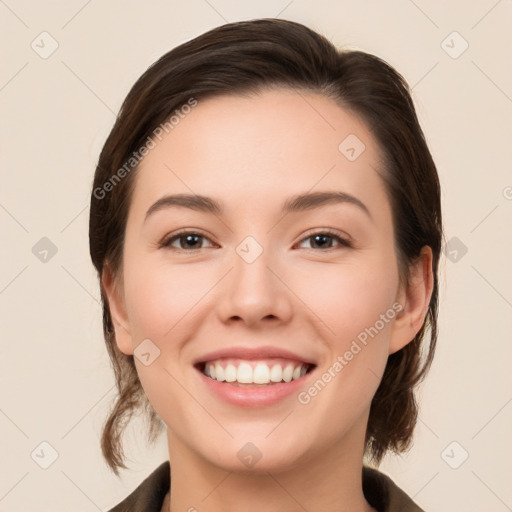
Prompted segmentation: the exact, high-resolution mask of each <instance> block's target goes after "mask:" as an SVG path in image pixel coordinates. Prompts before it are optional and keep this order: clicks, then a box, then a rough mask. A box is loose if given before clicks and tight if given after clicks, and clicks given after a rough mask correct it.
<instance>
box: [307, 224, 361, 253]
mask: <svg viewBox="0 0 512 512" xmlns="http://www.w3.org/2000/svg"><path fill="white" fill-rule="evenodd" d="M307 240H312V241H313V244H315V245H317V246H319V247H320V248H321V249H326V248H327V249H333V247H332V242H329V240H331V241H332V240H336V241H337V242H338V243H339V245H340V246H342V247H352V244H351V242H350V241H349V240H347V239H346V238H343V237H342V236H340V235H339V234H337V233H336V232H335V231H332V230H330V229H324V230H323V231H317V232H316V233H312V234H310V235H309V236H307V237H306V238H303V239H302V242H301V243H303V242H304V241H307ZM311 248H312V249H314V248H315V247H311ZM334 248H335V247H334ZM306 249H307V247H306Z"/></svg>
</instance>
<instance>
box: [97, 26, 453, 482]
mask: <svg viewBox="0 0 512 512" xmlns="http://www.w3.org/2000/svg"><path fill="white" fill-rule="evenodd" d="M272 87H287V88H292V89H297V90H303V91H311V92H317V93H321V94H324V95H326V96H327V97H329V98H332V99H333V100H334V101H336V102H337V103H338V104H339V105H340V106H341V107H342V108H346V109H347V110H349V111H351V112H353V113H354V114H356V115H357V116H359V117H360V118H361V119H362V120H363V121H364V122H365V123H366V125H367V127H368V128H369V130H370V131H371V133H372V134H373V135H374V136H375V138H376V140H377V143H378V145H379V148H380V150H381V152H382V158H383V161H384V163H385V173H384V174H383V176H382V177H383V179H384V181H385V185H386V192H387V194H388V197H389V200H390V203H391V207H392V212H393V225H394V231H395V247H396V253H397V260H398V263H399V269H400V277H401V279H404V280H405V282H407V278H408V266H409V264H410V263H412V262H413V261H414V260H415V259H416V258H417V257H418V255H419V253H420V251H421V249H422V247H423V246H425V245H427V246H429V247H430V248H431V249H432V253H433V262H432V271H433V279H434V286H433V292H432V296H431V300H430V304H429V308H428V312H427V316H426V318H425V322H424V324H423V326H422V328H421V329H420V331H419V332H418V333H417V335H416V336H415V338H414V339H413V340H412V341H411V342H410V343H409V344H407V345H406V346H405V347H404V348H402V349H401V350H399V351H398V352H396V353H394V354H391V355H390V356H389V358H388V362H387V366H386V369H385V372H384V375H383V378H382V381H381V383H380V386H379V388H378V389H377V392H376V394H375V396H374V398H373V400H372V404H371V409H370V415H369V420H368V428H367V434H366V454H367V455H368V456H369V457H370V458H371V459H372V460H373V461H375V462H376V463H377V464H378V463H379V462H380V461H381V459H382V457H383V455H384V454H385V453H386V451H388V450H392V451H395V452H397V453H399V452H402V451H404V450H406V449H407V448H408V447H409V446H410V443H411V439H412V434H413V430H414V426H415V424H416V420H417V414H418V407H417V403H416V400H415V394H414V387H415V386H416V385H417V384H418V383H419V382H420V380H421V379H422V378H423V377H424V375H425V374H426V372H427V371H428V369H429V367H430V365H431V362H432V358H433V355H434V350H435V346H436V340H437V310H438V271H437V269H438V262H439V256H440V250H441V244H442V236H443V234H442V221H441V201H440V185H439V179H438V175H437V170H436V166H435V164H434V161H433V159H432V156H431V154H430V152H429V149H428V147H427V143H426V141H425V138H424V135H423V132H422V130H421V127H420V125H419V122H418V119H417V116H416V112H415V109H414V105H413V102H412V99H411V96H410V90H409V87H408V85H407V83H406V81H405V79H404V78H403V77H402V76H401V75H400V74H399V73H398V72H397V71H396V70H395V69H394V68H392V67H391V66H390V65H389V64H387V63H386V62H385V61H383V60H381V59H380V58H378V57H376V56H374V55H371V54H368V53H365V52H362V51H355V50H340V49H337V48H336V47H335V46H334V45H333V44H332V43H331V42H330V41H329V40H327V39H326V38H325V37H324V36H322V35H320V34H318V33H317V32H315V31H313V30H311V29H309V28H307V27H306V26H304V25H302V24H299V23H295V22H292V21H287V20H282V19H271V18H268V19H256V20H251V21H243V22H235V23H229V24H226V25H223V26H220V27H217V28H214V29H212V30H210V31H208V32H206V33H204V34H202V35H200V36H198V37H196V38H194V39H192V40H190V41H187V42H186V43H183V44H181V45H179V46H177V47H176V48H174V49H173V50H171V51H169V52H168V53H166V54H165V55H163V56H162V57H161V58H160V59H158V61H156V62H155V63H154V64H153V65H151V66H150V67H149V68H148V69H147V71H146V72H145V73H144V74H143V75H142V76H141V77H140V78H139V79H138V80H137V82H136V83H135V84H134V85H133V87H132V89H131V90H130V92H129V93H128V95H127V97H126V99H125V100H124V102H123V105H122V107H121V111H120V113H119V115H118V117H117V120H116V122H115V125H114V127H113V128H112V131H111V132H110V134H109V136H108V138H107V140H106V142H105V145H104V147H103V149H102V151H101V154H100V157H99V161H98V165H97V168H96V172H95V175H94V183H93V190H92V194H91V205H90V219H89V243H90V254H91V258H92V261H93V264H94V266H95V268H96V270H97V271H98V275H99V279H100V288H101V298H102V303H103V330H104V336H105V342H106V346H107V350H108V353H109V356H110V359H111V362H112V366H113V369H114V373H115V379H116V385H117V390H118V396H117V398H116V401H115V403H114V405H113V407H112V409H111V411H110V413H109V416H108V418H107V419H106V421H105V423H104V425H103V431H102V438H101V448H102V453H103V456H104V458H105V460H106V461H107V463H108V465H109V466H110V468H111V469H112V470H113V471H114V473H115V474H116V475H118V474H119V472H118V468H119V467H123V468H126V465H125V464H124V453H123V448H122V434H123V431H124V429H125V428H126V425H127V421H129V420H130V419H131V417H132V415H133V413H134V412H135V411H136V410H137V409H138V408H140V407H142V408H144V409H145V412H146V413H147V414H148V417H149V421H150V431H149V436H148V438H149V441H150V442H153V441H154V440H155V439H156V435H157V434H158V433H160V432H161V430H162V428H163V426H164V425H163V422H162V421H161V420H160V419H159V417H158V415H157V414H156V412H155V411H154V409H153V408H152V406H151V404H150V403H149V401H148V399H147V397H146V395H145V393H144V392H143V389H142V386H141V384H140V381H139V378H138V375H137V371H136V368H135V364H134V361H133V356H132V355H125V354H123V353H122V352H121V351H120V350H119V348H118V347H117V344H116V343H115V331H114V329H113V325H112V318H111V316H110V311H109V306H108V300H107V298H106V295H105V292H104V290H103V286H102V284H101V278H102V275H103V272H104V271H105V270H106V266H108V267H109V268H110V269H111V270H112V272H113V273H114V275H115V276H118V275H119V274H120V272H121V270H122V249H123V244H124V233H125V228H126V221H127V214H128V209H129V206H130V201H131V196H132V193H133V182H134V176H135V173H136V171H137V166H136V165H134V167H133V170H132V171H131V172H127V173H126V172H125V173H123V179H121V180H119V179H118V180H117V182H113V181H112V179H113V176H114V175H115V174H116V172H118V170H119V169H121V168H122V167H123V165H124V166H125V167H124V168H125V170H126V165H125V164H126V162H128V161H129V160H130V158H131V155H132V154H133V152H134V151H136V150H137V149H138V148H140V147H141V146H142V145H143V144H144V141H145V140H146V139H147V138H148V137H150V136H151V134H152V132H153V130H155V128H156V127H157V126H159V125H160V124H161V123H163V122H164V121H165V120H166V119H167V118H168V117H169V116H170V115H171V114H172V113H173V112H174V111H175V110H176V109H178V108H179V107H180V106H182V105H184V104H185V103H186V102H187V101H188V100H189V99H190V98H192V97H193V98H195V99H196V100H199V101H200V100H201V99H204V98H208V97H214V96H219V95H229V94H244V93H257V92H259V91H261V90H263V89H265V88H272ZM125 174H126V176H125ZM114 177H115V176H114ZM117 178H119V174H118V176H117ZM109 180H110V182H111V183H112V184H115V186H110V187H109V188H108V193H106V192H105V191H106V190H107V187H105V184H106V183H107V182H109ZM427 329H430V343H429V344H428V345H427V346H426V347H423V345H424V344H423V343H422V342H423V339H424V337H425V335H426V331H427Z"/></svg>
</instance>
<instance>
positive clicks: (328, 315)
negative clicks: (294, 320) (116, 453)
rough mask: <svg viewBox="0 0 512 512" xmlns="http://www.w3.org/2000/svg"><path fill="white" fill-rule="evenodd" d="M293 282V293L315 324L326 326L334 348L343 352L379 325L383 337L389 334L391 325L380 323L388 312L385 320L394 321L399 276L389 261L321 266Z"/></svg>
mask: <svg viewBox="0 0 512 512" xmlns="http://www.w3.org/2000/svg"><path fill="white" fill-rule="evenodd" d="M293 279H294V284H293V289H294V290H296V291H297V295H298V296H299V297H301V298H302V299H303V300H304V302H305V304H306V305H307V308H309V310H310V311H311V313H312V314H313V315H314V316H315V317H316V318H317V322H316V323H317V324H323V327H321V330H322V332H323V333H324V334H325V336H326V337H329V338H330V339H331V340H332V344H333V346H334V347H335V348H337V349H340V350H341V349H343V348H344V347H345V346H346V344H347V342H350V340H352V339H355V338H357V336H358V335H359V334H360V333H362V332H363V333H364V332H365V329H368V328H370V327H372V326H374V325H375V323H376V322H378V325H377V327H378V330H379V331H382V332H381V334H382V335H383V336H382V337H384V336H385V335H387V334H388V333H389V327H390V322H384V325H382V321H381V320H380V319H381V315H383V314H384V315H385V314H386V312H388V316H387V317H386V320H389V317H391V319H392V318H393V310H392V305H393V302H394V300H395V292H396V287H397V282H398V276H397V274H396V272H395V271H394V270H393V268H392V266H390V265H388V264H387V261H386V260H384V259H381V260H379V259H374V260H371V261H370V260H368V261H364V260H363V259H360V260H359V261H356V260H354V261H353V262H350V263H343V264H336V265H334V264H333V265H327V264H323V265H322V264H319V265H318V266H317V267H316V268H315V269H309V271H308V272H303V273H302V275H300V276H297V274H296V275H295V277H294V278H293ZM390 309H391V311H389V310H390Z"/></svg>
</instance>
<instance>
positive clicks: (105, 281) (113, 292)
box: [101, 265, 133, 355]
mask: <svg viewBox="0 0 512 512" xmlns="http://www.w3.org/2000/svg"><path fill="white" fill-rule="evenodd" d="M101 283H102V286H103V290H104V293H105V295H106V297H107V300H108V307H109V310H110V316H111V318H112V323H113V324H114V330H115V336H116V344H117V346H118V348H119V350H120V351H121V352H122V353H123V354H126V355H132V354H133V345H132V337H131V334H130V324H129V322H128V315H127V314H126V306H125V300H124V294H123V292H122V289H121V286H120V284H119V283H118V282H117V280H116V279H115V276H114V273H113V272H112V271H111V269H110V267H108V266H107V265H105V267H104V269H103V272H102V276H101Z"/></svg>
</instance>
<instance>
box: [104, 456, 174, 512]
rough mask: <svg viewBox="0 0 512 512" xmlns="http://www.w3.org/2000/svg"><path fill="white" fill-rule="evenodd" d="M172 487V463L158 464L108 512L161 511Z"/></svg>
mask: <svg viewBox="0 0 512 512" xmlns="http://www.w3.org/2000/svg"><path fill="white" fill-rule="evenodd" d="M169 487H170V464H169V461H165V462H163V463H162V464H160V466H158V467H157V468H156V469H155V470H154V471H153V472H152V473H151V474H150V475H149V476H148V477H146V479H145V480H143V481H142V482H141V483H140V484H139V486H138V487H137V488H136V489H135V490H134V491H133V492H132V493H131V494H130V495H129V496H127V497H126V498H125V499H124V500H123V501H121V502H120V503H118V504H117V505H116V506H115V507H114V508H111V509H109V510H108V511H107V512H160V510H161V509H162V504H163V502H164V498H165V495H166V494H167V491H168V490H169Z"/></svg>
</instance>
